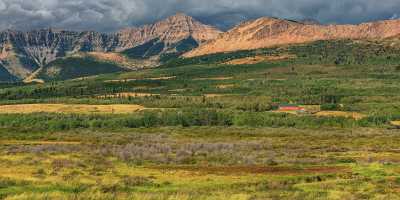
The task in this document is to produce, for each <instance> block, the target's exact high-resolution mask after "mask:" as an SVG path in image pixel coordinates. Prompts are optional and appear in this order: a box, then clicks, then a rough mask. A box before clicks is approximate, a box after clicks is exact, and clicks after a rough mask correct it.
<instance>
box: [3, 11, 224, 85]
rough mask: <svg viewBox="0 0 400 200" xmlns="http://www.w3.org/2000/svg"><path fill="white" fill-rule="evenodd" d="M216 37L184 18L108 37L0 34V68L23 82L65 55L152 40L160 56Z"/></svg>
mask: <svg viewBox="0 0 400 200" xmlns="http://www.w3.org/2000/svg"><path fill="white" fill-rule="evenodd" d="M220 33H221V32H220V31H219V30H217V29H215V28H213V27H211V26H207V25H204V24H201V23H200V22H198V21H196V20H195V19H193V18H192V17H189V16H186V15H184V14H177V15H175V16H171V17H169V18H167V19H165V20H163V21H160V22H157V23H155V24H151V25H144V26H142V27H139V28H128V29H124V30H121V31H118V32H116V33H110V34H105V33H98V32H94V31H85V32H74V31H62V30H53V29H43V30H34V31H29V32H20V31H12V30H9V31H5V32H1V33H0V64H1V65H2V66H4V68H5V69H7V71H8V72H9V73H11V74H12V75H14V76H16V77H18V78H19V79H24V78H26V77H28V76H29V75H30V74H32V73H33V72H34V71H35V70H37V69H39V68H41V67H44V66H46V65H47V64H48V63H51V62H52V61H55V60H56V59H58V58H63V57H65V56H67V55H69V54H75V53H79V52H122V51H125V50H127V49H131V48H135V47H137V46H140V45H143V44H145V43H147V42H149V41H152V40H157V42H158V43H162V44H163V46H162V49H160V50H159V51H157V52H156V53H157V54H160V53H162V52H165V51H167V50H169V49H170V48H172V47H174V44H176V43H178V42H180V41H182V40H185V39H187V38H189V37H191V38H194V39H195V40H196V42H197V43H199V44H201V43H203V42H205V41H208V40H210V39H215V38H216V37H217V36H218V35H219V34H220Z"/></svg>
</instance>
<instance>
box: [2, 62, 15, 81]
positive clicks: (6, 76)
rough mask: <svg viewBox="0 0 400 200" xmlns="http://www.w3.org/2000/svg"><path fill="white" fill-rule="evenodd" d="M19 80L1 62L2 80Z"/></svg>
mask: <svg viewBox="0 0 400 200" xmlns="http://www.w3.org/2000/svg"><path fill="white" fill-rule="evenodd" d="M16 80H18V79H17V78H16V77H15V76H13V75H12V74H10V72H8V71H7V69H5V68H4V67H3V66H2V65H1V64H0V82H13V81H16Z"/></svg>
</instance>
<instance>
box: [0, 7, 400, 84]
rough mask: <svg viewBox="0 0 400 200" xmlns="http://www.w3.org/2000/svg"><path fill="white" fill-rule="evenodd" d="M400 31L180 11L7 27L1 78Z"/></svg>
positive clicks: (102, 69)
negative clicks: (115, 21) (111, 25)
mask: <svg viewBox="0 0 400 200" xmlns="http://www.w3.org/2000/svg"><path fill="white" fill-rule="evenodd" d="M399 35H400V20H385V21H377V22H369V23H363V24H359V25H321V24H318V23H315V22H314V21H310V20H308V21H307V22H297V21H291V20H284V19H278V18H268V17H263V18H259V19H256V20H251V21H246V22H243V23H241V24H239V25H237V26H235V27H234V28H232V29H230V30H228V31H226V32H223V31H220V30H218V29H217V28H215V27H212V26H209V25H205V24H203V23H201V22H199V21H197V20H196V19H194V18H192V17H190V16H187V15H185V14H183V13H178V14H176V15H174V16H171V17H168V18H167V19H165V20H162V21H160V22H156V23H154V24H150V25H144V26H141V27H130V28H125V29H123V30H120V31H117V32H115V33H99V32H95V31H84V32H76V31H65V30H53V29H43V30H33V31H28V32H22V31H14V30H7V31H3V32H1V33H0V81H7V82H8V81H22V80H24V81H26V82H31V81H46V80H53V79H56V80H59V79H61V80H62V79H70V78H77V77H83V76H90V75H96V74H102V73H112V72H118V71H125V70H137V69H140V68H143V67H156V66H158V65H159V64H160V62H161V61H162V60H166V59H169V58H176V57H180V56H182V57H186V58H188V57H196V56H202V55H207V54H215V53H224V52H234V51H240V50H251V49H259V48H267V47H273V46H279V45H289V44H300V43H307V42H313V41H318V40H337V39H357V40H358V39H365V40H381V39H385V38H391V37H397V36H399Z"/></svg>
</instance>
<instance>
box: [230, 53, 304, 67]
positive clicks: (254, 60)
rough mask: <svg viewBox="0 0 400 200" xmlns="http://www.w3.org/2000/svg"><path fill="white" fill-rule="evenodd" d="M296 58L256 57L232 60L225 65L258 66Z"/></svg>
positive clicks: (283, 56) (286, 56) (293, 56)
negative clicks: (263, 63) (261, 63)
mask: <svg viewBox="0 0 400 200" xmlns="http://www.w3.org/2000/svg"><path fill="white" fill-rule="evenodd" d="M291 58H296V56H295V55H277V56H254V57H246V58H239V59H235V60H231V61H228V62H225V63H224V64H227V65H245V64H247V65H251V64H257V63H260V62H267V61H278V60H286V59H291Z"/></svg>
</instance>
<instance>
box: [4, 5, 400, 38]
mask: <svg viewBox="0 0 400 200" xmlns="http://www.w3.org/2000/svg"><path fill="white" fill-rule="evenodd" d="M399 11H400V0H246V1H244V0H0V29H22V30H26V29H35V28H46V27H54V28H63V29H72V30H88V29H89V30H97V31H103V32H108V31H114V30H117V29H120V28H123V27H127V26H137V25H142V24H145V23H151V22H154V21H156V20H159V19H162V18H164V17H166V16H168V15H173V14H174V13H176V12H185V13H187V14H189V15H192V16H194V17H196V18H198V19H200V20H201V21H204V22H206V23H210V24H213V25H216V26H219V27H222V28H228V27H230V26H232V25H233V24H235V23H237V22H239V21H242V20H247V19H251V18H256V17H260V16H274V17H280V18H288V19H295V20H296V19H297V20H300V19H315V20H318V21H320V22H322V23H338V24H343V23H360V22H365V21H372V20H381V19H394V18H398V16H399V14H398V13H399Z"/></svg>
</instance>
